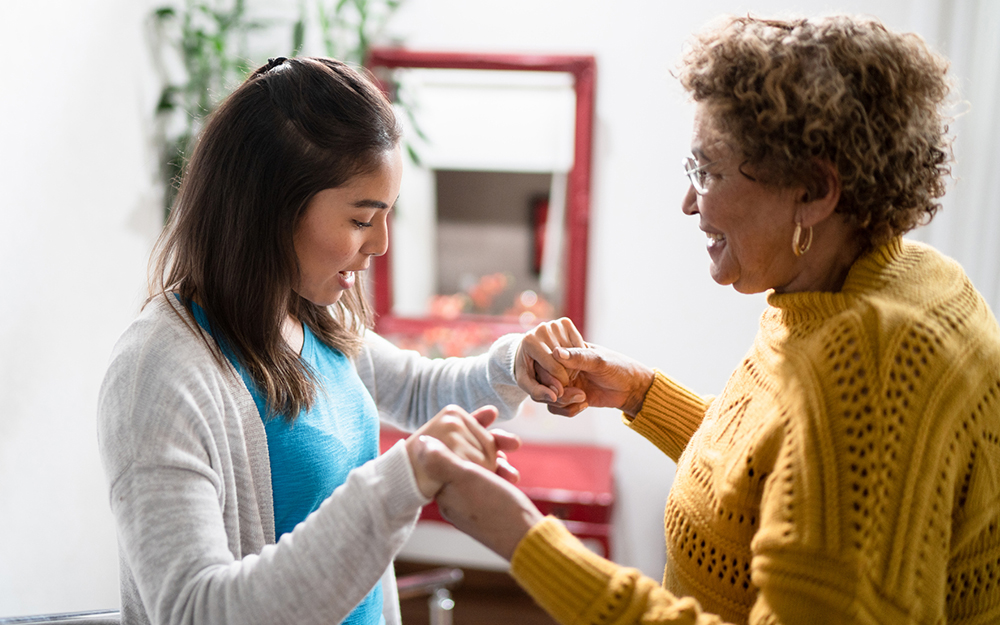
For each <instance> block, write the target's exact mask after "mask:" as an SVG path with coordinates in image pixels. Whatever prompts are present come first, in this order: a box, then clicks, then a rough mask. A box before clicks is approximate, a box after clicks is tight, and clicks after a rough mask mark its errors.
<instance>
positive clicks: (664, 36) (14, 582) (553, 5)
mask: <svg viewBox="0 0 1000 625" xmlns="http://www.w3.org/2000/svg"><path fill="white" fill-rule="evenodd" d="M150 6H152V3H150V4H145V3H142V2H135V0H73V1H70V0H53V1H51V2H44V3H43V2H33V3H28V2H4V3H2V4H0V53H2V54H0V58H2V59H3V60H4V65H5V72H4V76H3V80H2V82H0V147H2V150H0V224H2V225H0V277H2V280H0V285H2V287H3V291H2V294H0V536H2V537H3V543H2V546H0V616H6V615H14V614H25V613H34V612H47V611H64V610H76V609H93V608H101V607H114V606H117V604H118V597H117V569H116V554H115V541H114V529H113V527H112V521H111V517H110V514H109V512H108V503H107V497H106V494H105V486H104V478H103V474H102V471H101V468H100V465H99V461H98V457H97V451H96V440H95V426H94V412H95V406H96V398H97V390H98V386H99V383H100V379H101V377H102V374H103V370H104V367H105V363H106V359H107V356H108V354H109V352H110V349H111V346H112V344H113V343H114V340H115V339H116V337H117V335H118V334H119V333H120V332H121V331H122V330H123V329H124V327H125V326H126V325H127V323H128V321H129V320H130V319H131V318H132V317H133V315H134V314H135V312H136V311H137V309H138V305H139V303H140V301H141V293H142V290H143V281H144V274H145V263H146V257H147V254H148V250H149V247H150V245H151V244H152V240H153V238H154V237H155V234H156V228H157V219H158V217H159V212H158V211H159V207H158V205H157V199H156V195H155V192H154V190H153V187H152V179H153V176H152V172H153V167H154V166H153V163H152V154H151V151H150V149H149V147H148V145H147V142H148V128H149V123H150V114H149V111H150V110H151V108H152V104H153V101H154V94H155V88H154V87H153V85H152V79H151V77H150V75H149V71H148V59H147V58H146V49H145V45H144V41H143V31H142V18H143V16H144V13H145V11H146V10H148V8H149V7H150ZM907 6H908V3H907V2H906V0H886V1H883V2H875V1H873V0H866V1H865V0H840V1H839V2H826V1H824V0H794V1H793V0H789V1H779V0H760V1H757V2H735V1H729V0H701V1H699V2H666V1H664V0H619V1H618V2H615V3H610V2H607V1H606V0H544V1H539V0H505V1H504V2H499V1H496V0H476V1H475V2H470V1H469V0H407V2H405V3H404V4H403V9H402V10H401V11H400V13H399V14H398V15H397V16H396V18H395V19H394V21H393V24H392V31H393V33H394V34H396V35H398V36H399V37H401V38H402V39H403V40H404V41H406V42H407V44H408V45H409V46H411V47H415V48H423V49H449V50H463V51H472V50H483V51H551V52H558V53H584V54H593V55H595V56H596V57H597V60H598V95H597V127H596V130H597V132H596V142H597V144H596V152H595V162H594V175H595V178H594V186H593V214H592V221H591V237H592V240H591V246H590V278H589V280H590V282H589V286H590V291H589V299H588V311H589V323H590V326H589V338H590V339H591V340H593V341H595V342H599V343H602V344H605V345H607V346H609V347H612V348H614V349H617V350H619V351H622V352H624V353H627V354H630V355H632V356H635V357H637V358H639V359H641V360H644V361H646V362H647V363H650V364H654V365H656V366H659V367H660V368H662V369H664V370H665V371H667V372H671V373H674V374H676V375H677V376H678V377H679V378H681V379H682V380H683V381H685V382H686V383H688V384H689V385H690V386H691V387H693V388H694V389H696V390H698V391H701V392H705V393H711V392H717V391H719V390H721V388H722V385H723V383H724V381H725V379H726V377H727V376H728V375H729V373H730V371H731V370H732V368H733V367H734V366H735V365H736V364H737V363H738V362H739V360H740V358H741V357H742V355H743V353H744V352H745V351H746V349H747V348H748V347H749V344H750V341H751V339H752V336H753V334H754V332H755V329H756V322H757V317H758V315H759V313H760V311H761V310H762V308H763V305H764V303H763V299H762V297H760V296H755V297H746V296H740V295H738V294H736V293H735V292H733V291H732V290H731V289H725V288H722V287H718V286H716V285H715V284H714V283H713V282H712V281H711V280H710V278H709V276H708V272H707V270H706V269H707V255H706V253H705V250H704V237H703V235H702V234H701V233H700V232H699V231H698V229H697V223H696V220H694V219H689V218H685V217H684V216H683V215H682V214H681V212H680V209H679V204H680V198H681V196H682V194H683V192H684V190H685V179H684V177H683V175H682V173H681V170H680V166H679V161H680V158H681V156H683V155H685V154H686V153H687V148H688V142H689V131H690V109H689V107H688V105H687V104H685V102H684V99H683V97H682V95H681V94H680V92H679V89H678V87H677V85H676V83H675V81H674V80H673V79H672V78H670V76H669V69H670V67H671V65H672V64H673V62H674V61H675V60H676V58H677V56H678V54H679V53H680V50H681V45H682V42H683V40H684V38H685V37H686V36H687V34H688V33H689V32H691V31H692V30H695V29H697V28H699V27H700V26H701V25H702V24H704V23H705V22H706V21H707V20H709V19H710V18H711V17H714V16H715V15H717V14H719V13H721V12H736V13H745V12H748V11H753V12H755V13H759V14H771V13H773V12H775V11H780V10H784V9H786V8H791V9H794V10H796V11H803V12H809V13H817V12H821V11H827V10H844V11H849V12H861V11H866V12H874V13H875V14H876V15H878V16H880V17H881V18H882V19H883V20H884V21H886V22H887V23H888V24H889V25H890V26H891V27H896V28H905V27H907V26H908V23H907V20H908V19H909V9H908V8H907ZM516 427H517V428H519V429H521V430H522V431H524V432H525V433H527V434H530V435H532V436H535V437H537V438H550V439H552V438H554V439H574V440H586V441H595V442H601V443H604V444H608V445H612V446H614V447H615V448H617V449H618V451H619V454H618V463H617V467H616V470H617V478H618V485H619V495H620V497H619V504H620V505H619V535H618V537H617V538H618V541H617V543H616V548H617V559H618V560H619V561H621V562H623V563H625V564H630V565H634V566H638V567H639V568H641V569H642V570H643V571H645V572H646V573H648V574H650V575H652V576H654V577H659V575H660V572H661V567H662V563H663V547H662V541H663V538H662V532H663V530H662V511H663V502H664V500H665V498H666V495H667V491H668V489H669V486H670V483H671V480H672V477H673V470H674V469H673V465H672V463H671V462H669V461H668V460H666V459H664V458H663V457H662V456H660V454H659V453H658V452H656V450H655V449H653V447H652V446H651V445H649V444H648V443H646V442H645V441H643V440H642V439H640V438H639V437H638V436H637V435H635V434H633V433H632V432H631V431H629V430H628V429H627V428H625V427H623V426H622V425H621V424H620V423H619V422H618V418H617V415H616V414H615V413H613V412H611V411H590V412H589V413H588V416H587V417H585V418H582V419H578V420H574V421H565V420H559V419H557V418H555V417H548V416H547V415H544V414H542V413H541V412H538V411H535V412H534V413H531V414H526V415H525V416H523V417H522V419H521V422H520V423H518V424H516Z"/></svg>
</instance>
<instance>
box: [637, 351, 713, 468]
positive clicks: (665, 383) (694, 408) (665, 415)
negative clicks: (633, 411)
mask: <svg viewBox="0 0 1000 625" xmlns="http://www.w3.org/2000/svg"><path fill="white" fill-rule="evenodd" d="M655 373H656V375H655V377H654V378H653V384H652V386H650V387H649V391H648V392H647V393H646V399H645V400H644V401H643V404H642V410H640V411H639V414H637V415H636V416H635V418H634V419H633V418H629V416H628V415H625V414H624V413H623V415H622V418H623V420H624V422H625V424H626V425H628V426H629V427H631V428H632V429H633V430H635V431H636V432H638V433H639V434H642V435H643V436H644V437H645V438H646V439H648V440H649V441H650V442H651V443H653V444H654V445H656V446H657V447H658V448H660V450H661V451H662V452H663V453H665V454H666V455H667V456H669V457H670V458H671V459H672V460H673V461H674V462H677V459H678V458H680V455H681V452H682V451H684V448H685V447H686V446H687V444H688V441H689V440H691V436H692V435H693V434H694V432H695V430H697V429H698V426H699V425H701V421H702V419H703V418H704V416H705V411H706V410H708V406H709V404H710V403H711V398H710V397H702V396H700V395H698V394H697V393H695V392H694V391H692V390H690V389H688V388H686V387H684V386H683V385H681V384H679V383H677V382H676V381H674V380H673V379H671V378H669V377H667V376H666V375H664V374H663V372H661V371H659V370H656V371H655Z"/></svg>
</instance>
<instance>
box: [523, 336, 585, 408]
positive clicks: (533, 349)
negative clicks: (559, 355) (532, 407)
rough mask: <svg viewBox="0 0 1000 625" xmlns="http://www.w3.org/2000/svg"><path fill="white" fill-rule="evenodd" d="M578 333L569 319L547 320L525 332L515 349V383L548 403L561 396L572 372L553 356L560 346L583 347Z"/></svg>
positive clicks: (539, 399)
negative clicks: (553, 352)
mask: <svg viewBox="0 0 1000 625" xmlns="http://www.w3.org/2000/svg"><path fill="white" fill-rule="evenodd" d="M586 345H587V344H586V342H585V341H584V340H583V337H582V336H581V335H580V332H579V331H578V330H577V329H576V326H574V325H573V322H572V321H571V320H570V319H568V318H565V317H564V318H562V319H557V320H555V321H548V322H545V323H542V324H539V325H538V326H536V327H535V328H534V329H533V330H531V331H529V332H527V333H526V334H525V335H524V338H522V339H521V343H520V344H519V345H518V348H517V355H516V357H515V364H514V375H515V378H516V379H517V382H518V386H520V387H521V388H522V390H524V391H525V392H527V393H528V394H529V395H530V396H531V398H532V399H533V400H535V401H538V402H551V401H555V400H557V399H558V398H559V397H561V396H562V393H563V389H564V387H565V386H567V385H569V383H570V382H571V381H572V379H573V377H574V372H572V371H569V370H567V369H566V367H564V366H563V365H562V364H560V363H559V362H557V361H556V360H555V359H554V358H553V357H552V351H553V350H554V349H556V348H560V347H585V346H586Z"/></svg>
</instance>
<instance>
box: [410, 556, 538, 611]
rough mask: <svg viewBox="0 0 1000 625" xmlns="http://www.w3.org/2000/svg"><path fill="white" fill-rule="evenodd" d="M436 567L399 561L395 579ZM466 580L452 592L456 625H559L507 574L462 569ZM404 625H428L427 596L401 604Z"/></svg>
mask: <svg viewBox="0 0 1000 625" xmlns="http://www.w3.org/2000/svg"><path fill="white" fill-rule="evenodd" d="M432 568H436V565H433V564H425V563H416V562H402V561H397V562H396V576H397V577H400V576H403V575H407V574H410V573H417V572H419V571H425V570H428V569H432ZM462 572H463V573H464V575H465V578H464V579H463V580H462V582H461V583H460V584H459V586H458V587H457V588H455V589H454V590H452V599H453V600H454V601H455V609H454V612H453V613H452V616H453V625H556V622H555V621H554V620H552V618H550V617H549V616H548V615H547V614H546V613H545V611H544V610H542V609H541V608H539V607H538V606H537V605H536V604H535V602H534V601H533V600H532V599H531V597H529V596H528V594H527V593H525V592H524V591H523V590H521V588H520V587H519V586H518V585H517V584H516V583H515V582H514V580H513V579H512V578H511V577H510V575H508V574H507V573H502V572H496V571H482V570H478V569H467V568H463V569H462ZM399 606H400V609H401V610H402V615H403V625H429V623H430V612H429V610H428V607H427V597H415V598H412V599H404V600H402V601H400V602H399Z"/></svg>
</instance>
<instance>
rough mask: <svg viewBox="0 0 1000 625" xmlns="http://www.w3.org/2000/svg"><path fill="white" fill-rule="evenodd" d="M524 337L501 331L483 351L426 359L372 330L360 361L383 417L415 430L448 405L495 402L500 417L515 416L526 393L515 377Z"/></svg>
mask: <svg viewBox="0 0 1000 625" xmlns="http://www.w3.org/2000/svg"><path fill="white" fill-rule="evenodd" d="M521 336H522V335H520V334H508V335H506V336H502V337H500V338H499V339H497V341H496V342H495V343H494V344H493V345H492V346H491V347H490V350H489V351H488V352H487V353H485V354H481V355H479V356H472V357H468V358H426V357H424V356H421V355H420V354H419V353H417V352H415V351H412V350H404V349H399V348H398V347H396V346H395V345H393V344H392V343H390V342H389V341H387V340H386V339H384V338H382V337H381V336H379V335H378V334H376V333H374V332H371V331H369V332H368V333H366V335H365V346H364V349H363V350H362V353H361V354H360V355H359V356H358V357H357V359H356V360H355V366H356V367H357V370H358V375H359V376H360V377H361V380H362V382H364V384H365V386H366V387H367V388H368V391H369V392H370V393H371V395H372V397H373V398H374V399H375V404H376V406H378V410H379V416H380V417H381V418H382V419H384V420H386V421H389V422H390V423H393V424H394V425H397V426H399V427H401V428H403V429H404V430H408V431H412V430H415V429H416V428H418V427H420V426H421V425H422V424H424V423H426V422H427V421H428V420H429V419H430V418H431V417H433V416H434V415H436V414H437V413H438V412H439V411H440V410H441V409H442V408H444V407H445V406H447V405H449V404H457V405H459V406H461V407H462V408H464V409H466V410H469V411H472V410H475V409H477V408H480V407H482V406H486V405H493V406H496V407H497V409H498V410H499V411H500V417H499V418H500V419H501V420H504V419H510V418H512V417H513V416H514V414H515V413H516V411H517V407H518V406H519V405H520V404H521V402H522V401H523V400H524V399H525V398H526V397H527V394H526V393H525V392H524V391H522V390H521V389H520V388H519V387H518V386H517V382H516V380H515V379H514V355H515V353H516V352H517V346H518V343H519V341H520V339H521Z"/></svg>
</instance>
